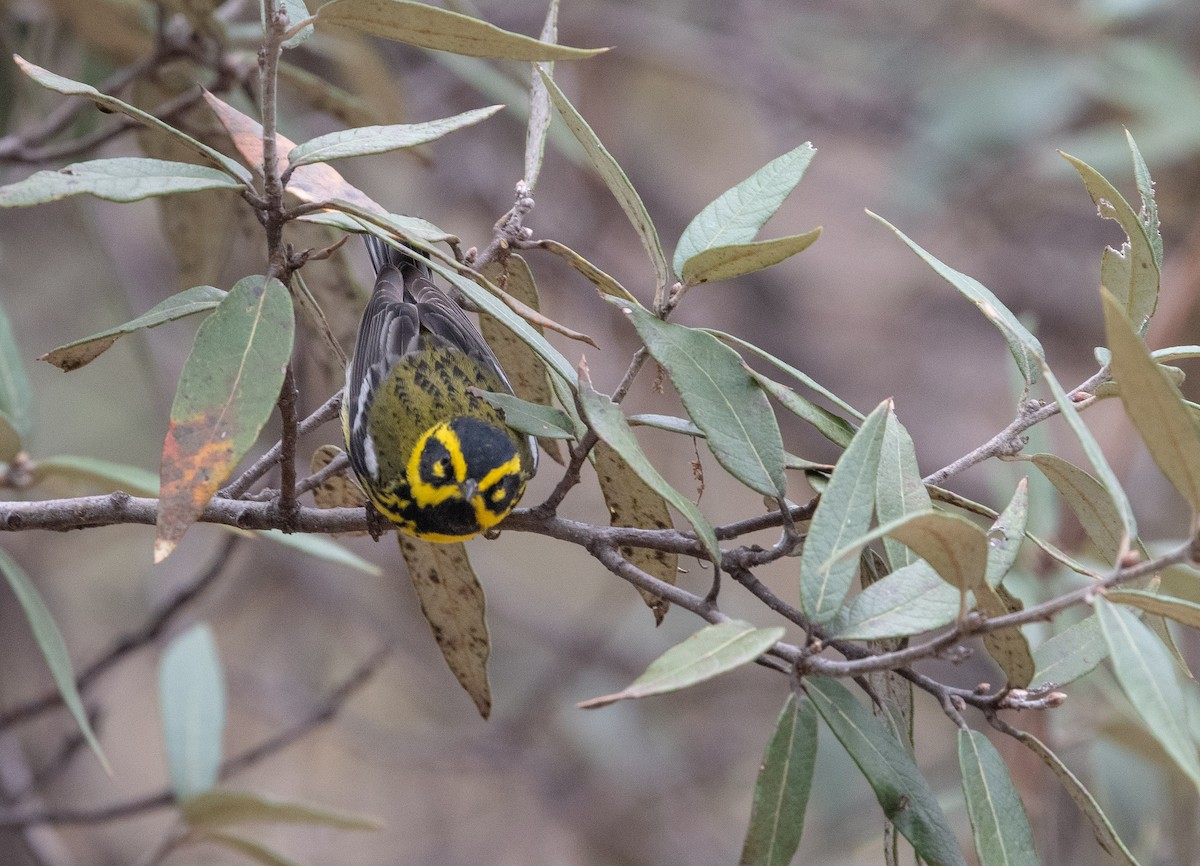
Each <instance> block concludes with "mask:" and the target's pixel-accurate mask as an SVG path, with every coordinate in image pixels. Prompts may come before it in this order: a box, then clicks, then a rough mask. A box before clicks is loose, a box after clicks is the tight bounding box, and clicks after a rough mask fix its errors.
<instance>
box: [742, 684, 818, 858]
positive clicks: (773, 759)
mask: <svg viewBox="0 0 1200 866" xmlns="http://www.w3.org/2000/svg"><path fill="white" fill-rule="evenodd" d="M816 758H817V713H816V710H815V709H814V708H813V704H812V701H811V700H810V699H808V698H807V697H802V698H800V699H799V700H797V699H796V696H795V695H789V696H788V699H787V703H785V704H784V705H783V711H782V712H781V713H780V714H779V721H778V722H776V723H775V732H774V733H773V734H771V739H770V741H769V742H768V743H767V749H766V751H765V752H764V753H763V760H762V766H761V767H760V768H759V771H758V781H757V782H756V783H755V785H754V806H753V808H752V809H751V811H750V826H749V828H747V830H746V839H745V841H744V842H743V843H742V856H741V858H740V859H739V860H738V866H788V864H789V863H791V862H792V858H793V857H794V856H795V854H796V849H797V848H799V847H800V836H801V835H802V834H803V832H804V812H805V810H806V809H807V808H808V795H809V791H810V790H811V789H812V780H813V765H814V764H815V762H816Z"/></svg>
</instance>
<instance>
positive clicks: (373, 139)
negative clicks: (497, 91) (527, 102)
mask: <svg viewBox="0 0 1200 866" xmlns="http://www.w3.org/2000/svg"><path fill="white" fill-rule="evenodd" d="M502 108H504V106H503V105H490V106H488V107H487V108H476V109H474V110H472V111H464V112H463V113H462V114H456V115H454V116H453V117H443V118H441V119H439V120H429V121H426V122H424V123H397V124H393V125H391V126H361V127H358V128H356V129H343V130H339V131H338V132H331V133H329V134H327V135H322V136H318V137H317V138H313V139H310V140H308V141H306V142H304V143H303V144H298V145H296V146H295V147H293V148H292V150H291V152H290V153H288V155H287V160H288V163H289V164H290V165H292V166H299V165H307V164H309V163H313V162H329V161H330V160H334V159H345V158H346V157H350V156H367V155H369V154H374V153H387V152H388V151H391V150H399V149H401V148H405V147H416V146H417V145H419V144H426V143H428V142H431V141H437V140H438V139H439V138H441V137H442V136H443V135H447V134H449V133H451V132H454V131H455V130H457V129H463V128H464V127H467V126H472V125H473V124H476V123H479V122H480V121H483V120H487V119H488V118H489V117H491V116H492V115H493V114H495V113H496V112H497V111H500V110H501V109H502Z"/></svg>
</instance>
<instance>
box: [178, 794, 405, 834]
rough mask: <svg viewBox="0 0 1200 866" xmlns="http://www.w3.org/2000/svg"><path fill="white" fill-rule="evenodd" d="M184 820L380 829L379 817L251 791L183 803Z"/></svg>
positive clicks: (212, 824)
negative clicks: (276, 798) (279, 798)
mask: <svg viewBox="0 0 1200 866" xmlns="http://www.w3.org/2000/svg"><path fill="white" fill-rule="evenodd" d="M179 808H180V811H181V812H182V813H183V817H184V820H186V821H187V823H188V825H189V826H191V827H196V828H200V829H204V830H219V829H221V828H224V827H234V826H237V825H238V824H307V825H309V826H312V827H332V828H334V829H336V830H378V829H379V828H380V827H381V826H382V825H381V824H380V822H379V821H378V820H377V819H375V818H366V817H362V816H359V815H346V814H343V813H341V812H333V811H331V810H329V809H322V808H320V807H317V806H310V805H308V804H306V803H290V802H286V801H283V800H272V799H270V798H268V797H264V796H262V795H260V794H255V793H251V792H249V791H225V790H222V789H219V788H217V789H213V790H211V791H204V792H202V793H200V794H196V795H194V796H191V797H186V798H184V799H183V800H181V801H180V803H179Z"/></svg>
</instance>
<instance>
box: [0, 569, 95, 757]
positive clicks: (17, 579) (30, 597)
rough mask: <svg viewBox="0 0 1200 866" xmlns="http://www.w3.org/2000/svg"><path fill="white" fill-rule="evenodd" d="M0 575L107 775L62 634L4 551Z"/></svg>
mask: <svg viewBox="0 0 1200 866" xmlns="http://www.w3.org/2000/svg"><path fill="white" fill-rule="evenodd" d="M0 573H3V575H4V579H5V580H6V581H7V582H8V586H9V588H10V589H11V590H12V591H13V595H15V596H16V597H17V603H18V604H20V605H21V612H22V613H24V614H25V620H26V621H27V622H28V623H29V628H30V630H31V631H32V632H33V639H34V640H35V641H36V642H37V645H38V649H39V650H41V652H42V657H43V658H44V659H45V660H46V665H47V666H48V667H49V668H50V675H51V677H53V678H54V685H55V686H56V687H57V688H58V693H59V694H60V695H61V696H62V699H63V704H65V705H66V707H67V709H68V710H69V711H70V713H71V717H72V718H73V719H74V720H75V724H77V725H78V726H79V730H80V732H82V734H83V738H84V739H85V740H86V741H87V744H88V747H89V748H90V749H91V750H92V752H93V753H94V754H95V755H96V758H97V759H98V760H99V761H100V764H101V766H103V767H104V770H105V772H107V773H109V774H110V775H111V774H112V767H111V766H110V765H109V763H108V758H106V757H105V756H104V751H103V750H102V749H101V748H100V741H99V740H97V739H96V732H95V731H93V730H92V724H91V722H89V721H88V715H87V710H86V709H85V708H84V706H83V698H81V697H80V695H79V689H78V688H76V686H75V669H74V668H73V667H72V666H71V655H70V653H69V652H68V651H67V643H66V641H64V640H63V636H62V632H60V631H59V630H58V626H57V625H56V624H55V622H54V617H53V616H51V614H50V609H49V608H48V607H46V602H44V601H43V600H42V596H41V594H40V593H39V592H38V591H37V587H35V586H34V585H33V581H31V580H30V579H29V576H28V575H27V574H25V571H24V569H22V568H21V566H19V565H17V562H16V560H14V559H13V558H12V557H11V556H9V555H8V553H7V552H6V551H4V550H0Z"/></svg>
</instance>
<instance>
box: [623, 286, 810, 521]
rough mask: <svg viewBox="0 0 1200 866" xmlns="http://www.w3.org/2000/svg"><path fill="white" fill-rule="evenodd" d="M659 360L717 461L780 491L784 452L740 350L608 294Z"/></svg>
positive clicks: (773, 493)
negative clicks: (702, 432) (739, 352)
mask: <svg viewBox="0 0 1200 866" xmlns="http://www.w3.org/2000/svg"><path fill="white" fill-rule="evenodd" d="M613 302H614V303H615V304H616V305H618V306H619V307H620V308H621V310H622V311H623V312H624V313H625V314H626V315H627V316H629V318H630V321H632V322H633V326H634V327H635V328H637V332H638V335H639V336H640V337H641V338H642V341H643V342H644V343H645V344H646V348H647V349H649V350H650V354H651V355H652V356H653V357H654V360H656V361H658V363H660V364H662V366H663V368H664V369H665V370H666V371H667V375H668V376H670V377H671V382H672V383H673V384H674V385H675V390H677V391H678V392H679V396H680V397H681V398H682V399H683V405H684V406H686V407H687V410H688V415H690V416H691V418H692V420H693V421H695V422H696V425H697V426H698V427H699V428H700V429H701V430H703V431H704V433H705V436H706V437H707V440H708V446H709V448H711V449H712V452H713V455H714V456H715V457H716V458H717V461H718V462H719V463H720V464H721V465H722V466H724V467H725V469H726V470H727V471H728V472H729V474H731V475H732V476H733V477H734V478H737V479H738V480H739V481H741V482H742V483H743V484H745V485H746V486H747V487H750V488H751V489H753V490H755V491H757V492H759V493H761V494H763V495H764V496H770V497H778V496H783V495H784V494H785V492H786V490H787V480H786V478H785V477H784V465H785V463H786V456H785V455H784V451H783V437H782V435H781V434H780V432H779V424H778V422H777V421H776V420H775V413H774V412H773V411H772V409H771V404H770V401H769V400H767V395H766V394H765V393H764V392H763V390H762V388H761V387H759V385H758V383H757V382H756V381H755V380H754V377H753V376H751V375H750V373H749V371H748V370H747V369H746V366H745V364H744V363H743V361H742V359H741V356H739V355H738V354H737V352H735V351H733V350H732V349H730V348H729V347H728V346H725V345H723V344H722V343H721V342H720V341H719V340H718V339H717V338H716V337H714V336H712V334H709V333H708V332H706V331H701V330H698V329H696V328H688V327H686V326H684V325H675V324H672V323H670V322H664V321H662V320H661V319H659V318H658V317H656V316H654V315H653V314H652V313H650V312H649V311H647V310H646V309H644V308H642V307H638V306H634V305H631V304H628V303H625V302H624V301H620V300H617V299H613Z"/></svg>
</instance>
